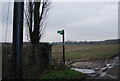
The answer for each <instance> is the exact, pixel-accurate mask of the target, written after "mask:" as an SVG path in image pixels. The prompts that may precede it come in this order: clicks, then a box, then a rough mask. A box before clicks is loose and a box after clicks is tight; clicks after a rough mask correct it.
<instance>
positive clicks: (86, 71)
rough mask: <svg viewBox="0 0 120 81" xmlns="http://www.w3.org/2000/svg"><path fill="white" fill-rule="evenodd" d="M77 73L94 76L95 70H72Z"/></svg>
mask: <svg viewBox="0 0 120 81" xmlns="http://www.w3.org/2000/svg"><path fill="white" fill-rule="evenodd" d="M71 69H73V70H75V71H78V72H81V73H85V74H94V73H95V70H92V69H79V68H71Z"/></svg>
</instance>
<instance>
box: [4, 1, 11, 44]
mask: <svg viewBox="0 0 120 81" xmlns="http://www.w3.org/2000/svg"><path fill="white" fill-rule="evenodd" d="M9 7H10V0H9V3H8V11H7V24H6V32H5V43H6V40H7V31H8V19H9Z"/></svg>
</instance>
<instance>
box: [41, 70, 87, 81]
mask: <svg viewBox="0 0 120 81" xmlns="http://www.w3.org/2000/svg"><path fill="white" fill-rule="evenodd" d="M84 77H85V74H83V73H80V72H77V71H74V70H72V69H68V68H67V69H62V70H51V71H49V72H48V73H46V74H43V75H42V76H41V77H40V78H39V79H40V80H41V79H82V78H84Z"/></svg>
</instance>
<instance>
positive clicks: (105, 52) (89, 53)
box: [52, 44, 118, 60]
mask: <svg viewBox="0 0 120 81" xmlns="http://www.w3.org/2000/svg"><path fill="white" fill-rule="evenodd" d="M65 50H66V52H65V55H66V59H67V60H72V59H79V58H82V59H83V58H84V59H105V58H108V57H112V56H114V55H117V54H118V45H117V44H109V45H108V44H106V45H66V46H65ZM52 56H53V59H56V60H60V59H62V45H54V46H52Z"/></svg>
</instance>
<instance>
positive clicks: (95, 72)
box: [71, 57, 120, 79]
mask: <svg viewBox="0 0 120 81" xmlns="http://www.w3.org/2000/svg"><path fill="white" fill-rule="evenodd" d="M118 61H119V57H115V58H114V60H113V61H112V62H111V63H107V64H106V65H105V66H104V67H102V68H97V67H96V68H90V69H87V68H84V69H82V68H77V67H73V68H71V69H73V70H75V71H78V72H81V73H84V74H88V75H90V76H95V77H106V76H108V77H110V78H112V79H118V77H117V76H114V74H113V75H110V74H108V73H107V70H108V69H111V68H114V67H115V66H119V65H120V63H119V62H118Z"/></svg>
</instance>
